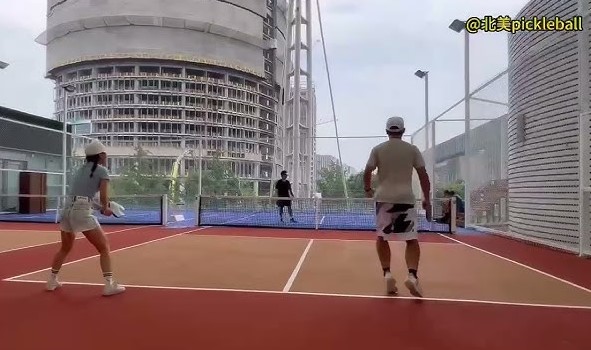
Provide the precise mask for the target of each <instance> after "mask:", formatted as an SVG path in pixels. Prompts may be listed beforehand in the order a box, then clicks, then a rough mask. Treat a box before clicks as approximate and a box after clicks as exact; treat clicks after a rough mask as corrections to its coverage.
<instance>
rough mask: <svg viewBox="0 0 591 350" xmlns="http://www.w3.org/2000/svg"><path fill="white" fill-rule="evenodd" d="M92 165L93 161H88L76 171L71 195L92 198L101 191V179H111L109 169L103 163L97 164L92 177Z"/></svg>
mask: <svg viewBox="0 0 591 350" xmlns="http://www.w3.org/2000/svg"><path fill="white" fill-rule="evenodd" d="M92 166H93V163H90V162H88V163H85V164H84V165H83V166H82V167H80V169H78V170H77V171H76V174H75V175H74V180H73V181H72V184H71V187H70V195H71V196H84V197H88V198H90V199H92V198H94V196H95V195H96V193H97V192H98V191H99V188H100V183H101V180H103V179H104V180H110V178H109V171H108V170H107V168H105V167H104V166H102V165H97V167H96V169H95V170H94V173H93V174H92V177H90V172H91V170H92Z"/></svg>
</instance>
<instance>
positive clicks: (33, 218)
mask: <svg viewBox="0 0 591 350" xmlns="http://www.w3.org/2000/svg"><path fill="white" fill-rule="evenodd" d="M161 215H162V211H161V210H160V208H153V209H127V210H126V211H125V216H124V217H121V218H116V217H113V216H111V217H106V216H103V215H101V214H100V213H98V212H97V213H96V217H97V218H98V220H99V222H100V223H102V224H118V225H160V224H161V223H162V222H163V220H162V217H161ZM196 219H197V213H196V210H193V209H191V208H188V209H173V208H171V209H169V213H168V220H167V221H168V225H169V226H170V227H177V228H178V227H192V226H195V225H196V224H197V220H196ZM294 219H295V222H291V221H290V220H289V216H288V215H287V213H285V214H284V221H283V222H282V221H281V220H280V217H279V213H278V212H277V211H276V210H273V211H272V212H271V211H258V212H256V211H247V210H227V209H219V210H216V209H205V210H202V211H201V213H200V215H199V225H200V226H235V227H269V228H289V229H320V230H357V231H373V230H374V229H375V217H374V215H372V214H369V213H363V214H362V213H351V212H348V213H347V212H344V213H337V212H331V213H324V214H323V213H315V212H313V211H312V212H310V211H301V212H294ZM56 220H57V218H56V210H49V211H47V212H45V213H40V214H19V213H0V222H2V221H10V222H42V223H52V222H56ZM419 231H425V232H442V233H447V232H449V231H450V226H449V225H447V224H439V223H434V222H428V221H427V220H426V218H425V217H424V216H420V220H419Z"/></svg>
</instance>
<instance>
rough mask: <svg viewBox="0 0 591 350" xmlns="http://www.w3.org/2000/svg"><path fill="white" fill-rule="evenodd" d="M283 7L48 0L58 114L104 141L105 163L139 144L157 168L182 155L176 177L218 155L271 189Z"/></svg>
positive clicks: (280, 156) (258, 186)
mask: <svg viewBox="0 0 591 350" xmlns="http://www.w3.org/2000/svg"><path fill="white" fill-rule="evenodd" d="M299 1H301V0H299ZM299 1H296V3H298V4H295V5H294V4H293V1H291V2H292V4H291V6H292V9H293V7H299ZM291 14H292V15H291V16H289V13H288V4H287V2H286V1H285V0H249V1H244V0H227V1H207V2H194V1H190V0H177V1H175V6H169V4H168V1H165V0H145V1H122V2H93V1H58V0H49V1H48V13H47V31H46V32H45V33H43V34H42V35H41V36H40V37H39V38H38V42H40V43H43V44H45V45H46V46H47V72H48V73H47V74H48V77H50V78H51V79H53V80H54V81H55V82H56V88H55V107H56V108H55V117H56V118H57V119H59V120H63V118H64V114H65V113H64V112H66V113H67V116H66V120H67V121H68V122H70V123H76V124H81V125H83V126H84V127H83V128H82V127H78V128H77V130H79V131H81V133H82V134H83V135H85V136H90V137H93V138H98V139H100V140H101V141H102V142H104V143H105V145H106V146H107V147H108V151H109V156H110V158H109V162H110V164H109V166H110V168H111V171H112V172H113V173H114V174H117V173H118V172H119V171H121V169H122V168H124V167H125V166H129V165H131V164H130V163H131V162H132V157H133V155H134V154H135V153H136V149H137V147H141V148H142V149H143V150H144V151H146V152H147V153H148V158H149V159H150V161H151V164H152V168H153V169H154V172H155V173H159V174H171V172H172V168H173V164H174V163H175V160H176V159H178V158H179V157H180V156H181V155H183V154H186V156H185V157H180V158H181V159H182V160H181V162H180V169H179V174H180V176H181V177H183V176H186V175H187V174H188V173H189V172H191V171H193V170H194V169H196V168H197V167H198V164H197V163H198V162H199V161H200V159H203V166H204V168H205V169H207V164H208V160H209V159H211V157H214V156H220V157H221V159H223V160H225V161H228V162H229V163H230V164H231V168H232V170H233V171H234V173H235V174H236V175H237V176H238V177H239V178H241V179H243V180H249V181H253V182H254V183H255V185H254V187H255V192H256V193H257V194H265V193H269V191H270V185H271V182H272V178H273V177H274V176H275V174H277V173H278V170H281V169H283V167H284V161H285V157H286V154H284V152H283V148H284V147H285V144H284V142H283V139H284V138H285V133H284V132H283V131H284V127H285V125H284V124H283V123H284V122H285V118H282V117H281V114H282V113H283V106H282V101H281V98H280V97H281V96H282V95H283V87H284V86H285V85H284V84H285V82H286V76H287V75H288V74H289V71H288V70H287V69H286V67H285V64H284V63H285V58H286V57H288V56H287V55H286V53H287V52H288V50H287V48H286V43H287V40H288V33H287V31H288V21H289V20H288V17H290V18H291V22H292V23H296V22H297V20H296V19H297V18H298V16H295V14H296V10H295V9H293V11H292V12H291ZM299 18H300V21H301V16H300V17H299ZM295 37H297V35H295V36H294V39H295ZM298 64H299V63H298ZM290 67H291V68H292V69H293V67H294V65H293V64H292V65H291V66H290ZM292 76H293V75H292ZM66 87H67V88H69V89H70V90H71V91H70V92H67V91H66V90H67V89H65V88H66ZM65 96H67V101H66V98H65ZM81 144H82V143H81ZM187 149H190V150H192V151H191V152H188V153H187V152H186V151H185V150H187ZM308 152H311V150H308ZM310 154H312V153H308V157H309V155H310ZM308 174H310V172H308Z"/></svg>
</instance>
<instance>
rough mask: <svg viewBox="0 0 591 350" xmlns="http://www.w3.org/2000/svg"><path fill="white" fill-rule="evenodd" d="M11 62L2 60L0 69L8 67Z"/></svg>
mask: <svg viewBox="0 0 591 350" xmlns="http://www.w3.org/2000/svg"><path fill="white" fill-rule="evenodd" d="M8 66H9V64H8V63H6V62H3V61H0V69H6V67H8Z"/></svg>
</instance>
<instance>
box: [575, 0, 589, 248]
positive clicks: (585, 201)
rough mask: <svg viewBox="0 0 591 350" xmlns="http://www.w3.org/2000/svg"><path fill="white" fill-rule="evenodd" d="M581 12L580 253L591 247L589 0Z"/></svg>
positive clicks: (581, 1) (583, 2)
mask: <svg viewBox="0 0 591 350" xmlns="http://www.w3.org/2000/svg"><path fill="white" fill-rule="evenodd" d="M578 12H579V15H581V16H583V20H582V21H583V30H582V31H580V32H578V38H577V40H578V48H579V56H578V65H579V77H578V78H579V256H584V255H586V254H588V253H589V251H590V250H591V237H589V234H590V227H589V226H590V213H589V210H590V208H589V195H590V193H589V192H588V191H587V189H588V188H589V185H591V181H590V179H589V176H590V170H591V169H590V164H589V163H590V158H591V154H590V151H591V140H590V131H591V130H590V121H589V116H590V114H589V73H590V69H589V29H588V26H587V25H585V24H586V23H587V22H586V21H587V18H588V12H589V2H588V1H587V0H579V1H578Z"/></svg>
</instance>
